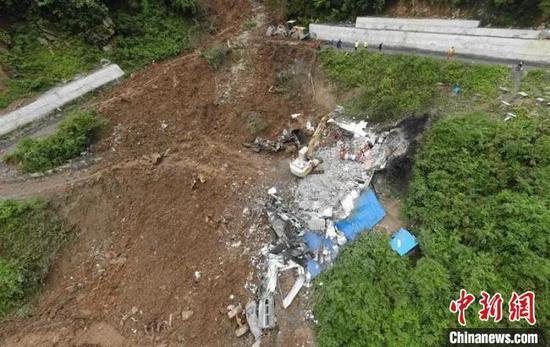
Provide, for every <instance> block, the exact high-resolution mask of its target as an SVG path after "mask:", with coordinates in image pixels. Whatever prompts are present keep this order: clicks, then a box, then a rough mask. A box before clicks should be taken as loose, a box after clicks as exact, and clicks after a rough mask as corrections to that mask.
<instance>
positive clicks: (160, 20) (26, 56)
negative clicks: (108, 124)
mask: <svg viewBox="0 0 550 347" xmlns="http://www.w3.org/2000/svg"><path fill="white" fill-rule="evenodd" d="M112 17H113V20H114V22H115V27H116V34H115V36H114V37H113V38H112V40H111V43H110V45H109V46H110V47H111V50H110V51H108V52H104V51H102V50H101V49H100V48H99V47H97V46H94V45H91V44H89V43H87V42H86V41H85V39H84V38H83V37H80V36H77V35H66V34H63V33H60V32H54V31H53V30H48V31H47V32H46V31H44V30H42V29H41V28H40V27H39V26H38V25H35V24H32V23H22V24H19V25H17V26H16V27H14V28H12V29H11V30H10V31H11V35H9V37H6V38H4V39H2V41H8V42H9V45H8V47H9V49H7V50H1V49H0V64H1V65H2V66H3V67H4V70H5V71H6V72H7V73H8V74H9V76H10V78H9V79H8V80H7V81H5V85H6V90H5V91H2V92H0V109H2V108H5V107H7V106H8V105H9V104H10V103H12V102H13V101H15V100H18V99H21V98H23V97H27V96H30V95H32V94H35V93H40V92H43V91H45V90H47V89H48V88H50V87H52V86H54V85H55V84H58V83H60V82H63V81H66V80H70V79H72V78H74V77H75V76H76V75H77V74H84V73H87V72H89V71H90V70H92V69H94V68H96V67H99V65H100V60H101V58H107V59H109V60H111V61H113V62H114V63H117V64H119V65H121V67H122V68H123V69H125V70H127V71H133V70H135V69H138V68H142V67H144V66H146V65H148V64H150V63H151V62H153V61H157V60H162V59H166V58H168V57H172V56H175V55H177V54H179V53H181V52H182V51H185V50H186V49H189V48H190V47H191V45H192V43H191V41H192V37H193V36H194V35H195V31H194V28H195V24H193V23H192V22H191V20H190V19H188V18H186V17H184V16H182V15H178V14H176V13H172V12H169V11H168V10H167V9H165V8H163V7H160V6H156V5H155V6H150V8H149V9H148V10H147V11H145V12H140V11H134V12H124V11H122V10H119V11H117V12H114V13H113V14H112ZM52 33H53V34H55V36H54V35H52ZM4 35H7V34H4Z"/></svg>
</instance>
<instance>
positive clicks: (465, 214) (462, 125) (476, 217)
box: [315, 114, 550, 346]
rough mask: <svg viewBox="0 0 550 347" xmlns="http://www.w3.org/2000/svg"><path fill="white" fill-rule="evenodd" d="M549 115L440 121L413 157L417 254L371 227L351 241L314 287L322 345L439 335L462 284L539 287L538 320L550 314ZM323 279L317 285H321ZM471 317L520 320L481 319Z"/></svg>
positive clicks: (544, 323) (549, 320) (420, 340)
mask: <svg viewBox="0 0 550 347" xmlns="http://www.w3.org/2000/svg"><path fill="white" fill-rule="evenodd" d="M549 192H550V120H549V119H545V118H539V119H534V118H531V119H529V118H517V119H515V120H514V121H513V122H501V121H495V120H492V119H491V118H490V117H488V116H487V115H485V114H471V115H468V116H461V117H452V118H447V119H443V120H441V121H439V122H437V123H436V124H435V125H434V126H433V127H432V128H431V129H430V130H429V132H428V134H426V136H425V138H424V140H423V144H422V149H421V151H420V153H419V155H418V156H417V158H416V161H415V165H414V172H413V181H412V183H411V188H410V191H409V193H408V198H407V204H406V205H407V206H406V211H407V214H408V216H409V218H410V220H411V223H412V224H413V225H414V228H413V232H415V233H416V234H417V235H418V237H419V242H420V249H421V257H420V259H419V260H417V261H416V262H415V260H413V259H411V258H409V257H403V258H400V257H398V256H397V254H395V253H394V252H393V251H391V250H390V248H389V245H388V241H389V240H388V238H387V237H385V236H382V235H379V234H377V233H376V232H371V233H370V234H367V235H365V236H363V237H362V238H360V239H359V240H358V241H357V242H356V243H355V244H353V245H352V246H349V247H347V248H346V249H345V250H344V251H343V253H342V254H341V255H340V257H339V258H338V259H337V260H336V263H335V265H334V267H333V268H332V269H331V270H329V271H328V272H327V273H326V274H323V275H322V276H321V278H320V279H319V280H318V281H317V286H316V289H315V298H316V299H315V313H316V317H317V319H318V320H319V325H318V328H317V341H318V343H319V345H320V346H365V345H367V346H371V345H372V346H440V345H442V343H443V340H442V339H443V338H444V336H445V330H446V329H447V328H449V327H456V326H457V324H458V323H457V321H456V316H455V315H452V314H451V313H450V312H449V311H448V307H449V303H450V301H451V300H453V299H454V298H456V297H457V296H458V292H459V290H460V289H461V288H465V289H467V290H468V291H469V292H471V293H473V294H475V295H476V296H477V297H478V298H479V295H480V291H481V290H485V291H487V292H489V293H492V294H494V293H496V292H500V293H501V294H502V295H503V297H504V300H505V303H504V305H503V313H504V312H507V306H506V302H507V300H508V299H509V298H510V295H511V293H512V291H514V290H515V291H517V292H523V291H527V290H532V291H534V292H535V293H536V298H537V299H536V300H537V301H536V317H537V325H538V326H540V327H542V328H548V327H549V326H550V304H549V300H548V298H549V292H548V289H549V285H550V249H549V245H550V242H549V241H550V235H549V233H548V226H549V225H550V194H549ZM321 283H322V285H321ZM479 309H480V306H479V304H478V303H477V302H476V304H474V305H473V306H472V307H470V308H469V310H468V311H467V317H466V318H467V322H468V326H469V327H476V326H483V327H506V326H516V327H517V326H524V327H525V326H526V325H527V323H526V322H520V323H510V322H509V321H508V319H506V317H505V318H504V319H503V320H502V321H501V322H500V323H494V322H491V321H489V322H480V321H479V319H478V317H477V312H478V311H479Z"/></svg>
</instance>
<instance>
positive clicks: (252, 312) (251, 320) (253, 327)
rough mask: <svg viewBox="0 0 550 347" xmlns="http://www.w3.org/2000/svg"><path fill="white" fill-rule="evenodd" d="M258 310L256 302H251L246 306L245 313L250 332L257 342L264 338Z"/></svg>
mask: <svg viewBox="0 0 550 347" xmlns="http://www.w3.org/2000/svg"><path fill="white" fill-rule="evenodd" d="M256 308H257V306H256V301H249V302H248V303H247V304H246V306H245V312H246V321H247V322H248V327H249V328H250V332H251V333H252V335H253V336H254V338H255V339H256V340H259V339H260V338H261V337H262V330H261V329H260V324H259V321H258V314H257V312H256Z"/></svg>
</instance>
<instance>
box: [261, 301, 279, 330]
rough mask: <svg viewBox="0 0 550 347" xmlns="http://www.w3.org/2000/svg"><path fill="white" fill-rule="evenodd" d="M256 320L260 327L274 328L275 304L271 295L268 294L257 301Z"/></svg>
mask: <svg viewBox="0 0 550 347" xmlns="http://www.w3.org/2000/svg"><path fill="white" fill-rule="evenodd" d="M258 320H259V327H260V329H273V328H275V323H276V321H275V305H274V302H273V295H268V296H267V297H265V298H262V299H260V301H259V302H258Z"/></svg>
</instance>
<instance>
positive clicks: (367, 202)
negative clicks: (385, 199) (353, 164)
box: [335, 190, 386, 241]
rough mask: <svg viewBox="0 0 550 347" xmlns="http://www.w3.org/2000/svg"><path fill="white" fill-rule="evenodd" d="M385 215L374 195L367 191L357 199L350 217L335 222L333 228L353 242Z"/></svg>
mask: <svg viewBox="0 0 550 347" xmlns="http://www.w3.org/2000/svg"><path fill="white" fill-rule="evenodd" d="M385 215H386V213H385V212H384V207H382V205H381V204H380V201H378V198H377V197H376V194H375V193H374V191H372V190H369V191H367V192H366V193H363V194H362V195H361V196H360V197H359V198H357V201H356V202H355V208H354V210H353V212H352V215H351V216H349V217H348V218H346V219H344V220H341V221H339V222H337V223H336V224H335V226H336V228H337V229H338V230H339V231H340V232H342V233H343V234H344V235H345V236H346V239H347V240H348V241H353V240H355V239H356V238H357V236H358V235H359V234H360V233H361V232H363V231H365V230H370V229H372V228H374V227H375V226H376V224H378V223H380V221H381V220H382V219H383V218H384V216H385Z"/></svg>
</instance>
